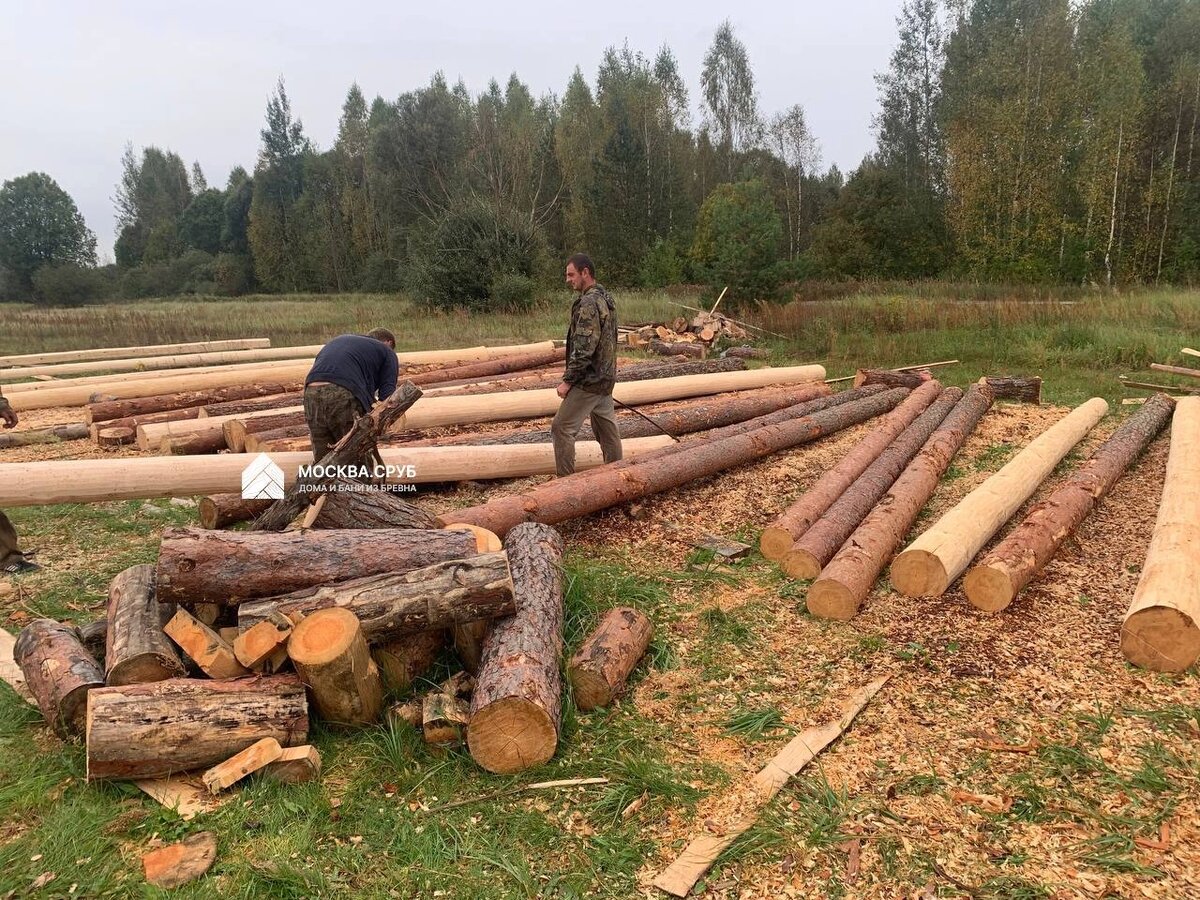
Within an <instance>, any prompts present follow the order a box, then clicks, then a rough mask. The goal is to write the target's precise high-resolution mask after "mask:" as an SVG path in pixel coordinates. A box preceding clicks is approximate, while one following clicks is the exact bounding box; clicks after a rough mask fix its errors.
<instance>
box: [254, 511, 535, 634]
mask: <svg viewBox="0 0 1200 900" xmlns="http://www.w3.org/2000/svg"><path fill="white" fill-rule="evenodd" d="M376 533H377V532H376ZM446 533H447V534H454V535H455V537H456V539H458V540H459V541H460V543H459V546H460V547H461V546H462V543H461V541H464V540H465V541H466V542H468V544H469V546H468V548H467V551H466V552H465V553H463V554H462V557H463V558H459V559H452V560H450V561H447V562H440V563H436V564H434V565H430V566H425V567H424V568H415V569H414V568H412V567H410V568H409V569H408V570H406V571H388V572H387V573H386V574H382V575H372V576H370V577H367V578H355V579H352V580H350V581H342V582H337V583H334V584H325V583H323V584H322V585H321V586H320V587H312V588H308V589H306V590H301V591H295V592H294V593H290V594H285V595H283V596H279V597H270V598H268V599H265V600H257V601H247V602H245V603H242V604H241V605H240V606H239V607H238V625H239V627H240V628H241V629H242V630H243V631H245V630H247V629H248V628H251V627H253V626H254V625H256V624H257V623H258V622H261V621H262V620H263V619H265V618H266V617H267V616H268V615H270V614H271V613H272V612H276V611H277V612H281V613H283V614H284V615H286V616H288V617H289V618H291V619H292V620H293V621H295V620H296V619H298V618H300V617H301V616H307V615H310V614H312V613H314V612H316V611H317V610H321V609H329V608H344V609H348V610H350V611H351V612H353V613H354V615H355V616H356V617H357V618H358V619H359V620H360V621H361V622H362V627H363V634H365V635H366V636H367V640H368V641H370V642H371V643H373V644H377V643H383V642H386V641H389V640H391V639H393V638H396V637H401V636H403V635H408V634H415V633H417V632H420V631H431V630H434V629H444V628H450V627H452V626H454V625H455V624H458V623H461V622H475V621H478V620H480V619H494V618H496V617H497V616H507V615H512V612H513V609H514V608H515V606H514V601H513V583H512V577H511V575H510V574H509V571H508V560H507V558H506V556H505V554H504V552H503V551H501V552H500V553H484V554H480V555H475V548H474V541H473V539H472V538H471V536H470V535H467V534H463V533H459V532H446Z"/></svg>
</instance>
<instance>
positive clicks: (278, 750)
mask: <svg viewBox="0 0 1200 900" xmlns="http://www.w3.org/2000/svg"><path fill="white" fill-rule="evenodd" d="M282 755H283V748H282V747H281V746H279V741H277V740H275V738H272V737H265V738H263V739H262V740H261V741H255V742H254V743H253V744H251V745H250V746H249V747H247V748H246V749H245V750H242V751H241V752H240V753H235V754H234V755H233V756H231V757H229V759H227V760H225V761H224V762H219V763H217V764H216V765H215V766H213V767H212V768H211V769H209V770H208V771H207V772H205V773H204V774H203V775H202V776H201V777H200V780H201V781H203V782H204V786H205V787H206V788H208V790H209V793H212V794H219V793H221V791H223V790H225V789H226V788H228V787H232V786H233V785H235V784H237V783H238V782H239V781H241V780H242V779H243V778H245V777H246V776H247V775H249V774H251V773H252V772H257V771H258V770H259V769H262V768H264V767H265V766H267V765H269V764H271V763H273V762H275V760H277V759H279V757H281V756H282Z"/></svg>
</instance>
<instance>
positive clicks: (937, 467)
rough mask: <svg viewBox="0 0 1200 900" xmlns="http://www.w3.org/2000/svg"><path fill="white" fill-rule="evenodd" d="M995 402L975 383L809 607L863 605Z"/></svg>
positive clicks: (813, 590)
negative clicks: (947, 470)
mask: <svg viewBox="0 0 1200 900" xmlns="http://www.w3.org/2000/svg"><path fill="white" fill-rule="evenodd" d="M991 405H992V392H991V390H990V389H989V388H988V387H987V386H986V385H980V384H974V385H971V388H970V389H969V390H968V391H967V393H966V395H965V396H964V397H963V398H962V399H961V400H960V401H958V404H957V405H956V406H955V407H954V409H953V410H951V412H950V414H949V415H948V416H946V418H945V419H944V420H942V423H941V424H940V425H939V426H938V427H937V429H936V430H935V431H934V432H933V434H932V435H930V436H929V440H927V441H926V442H925V445H924V446H923V447H922V448H921V451H920V452H919V453H918V454H917V455H916V457H915V458H914V459H913V461H912V462H910V463H909V464H908V467H907V468H905V470H904V472H903V473H902V474H901V475H900V477H899V478H897V479H896V482H895V483H894V484H893V485H892V487H891V490H889V491H888V492H887V494H886V495H885V496H884V498H883V499H882V500H880V501H879V502H878V503H877V504H875V508H874V509H873V510H871V512H870V513H869V514H868V515H867V517H866V518H865V519H864V520H863V522H862V524H861V525H859V526H858V528H856V529H855V530H854V533H853V534H852V535H851V536H850V537H849V538H848V539H847V540H846V542H845V543H844V544H843V545H842V548H841V549H840V550H839V551H838V552H837V553H836V554H835V555H834V557H833V559H832V560H830V561H829V564H828V565H827V566H825V568H824V569H822V570H821V574H820V576H819V577H818V578H817V580H816V581H814V582H813V583H812V585H811V586H810V587H809V589H808V610H809V612H811V613H812V614H813V615H817V616H821V617H822V618H829V619H843V620H848V619H851V618H853V617H854V616H855V614H856V613H857V612H858V610H859V607H861V606H862V603H863V601H864V600H865V599H866V597H867V594H868V593H870V590H871V586H872V585H873V584H874V583H875V579H876V578H877V577H878V576H879V573H880V572H881V571H883V567H884V566H886V565H887V564H888V563H889V562H890V561H891V559H892V557H893V556H894V555H895V554H896V550H897V549H899V547H900V544H901V543H902V542H903V541H904V537H905V535H907V534H908V530H909V529H910V528H912V525H913V523H914V522H915V521H916V520H917V514H918V513H920V511H921V507H922V506H924V505H925V503H926V501H928V500H929V498H930V497H932V496H933V492H934V490H935V489H936V488H937V485H938V479H939V478H941V477H942V475H943V473H945V471H946V469H947V467H948V466H949V465H950V460H952V459H953V458H954V455H955V454H956V453H958V450H959V448H960V447H961V446H962V444H963V441H965V440H966V439H967V437H968V435H970V434H971V432H972V431H974V430H975V426H976V425H978V424H979V420H980V419H982V418H983V415H984V413H986V412H987V411H988V409H989V408H990V407H991Z"/></svg>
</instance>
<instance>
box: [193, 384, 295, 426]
mask: <svg viewBox="0 0 1200 900" xmlns="http://www.w3.org/2000/svg"><path fill="white" fill-rule="evenodd" d="M303 403H304V392H303V391H287V392H286V393H282V394H267V395H266V396H263V397H247V398H245V399H242V400H227V401H225V402H223V403H205V404H204V405H203V406H202V407H200V408H199V409H200V410H201V411H200V415H201V416H202V417H204V418H206V419H207V418H211V417H214V416H238V415H242V414H243V413H248V412H260V411H261V410H264V409H286V408H287V407H289V406H299V405H302V404H303Z"/></svg>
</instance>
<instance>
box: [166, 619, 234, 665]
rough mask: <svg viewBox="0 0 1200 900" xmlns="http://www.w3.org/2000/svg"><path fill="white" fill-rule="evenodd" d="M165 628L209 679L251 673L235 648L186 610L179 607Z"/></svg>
mask: <svg viewBox="0 0 1200 900" xmlns="http://www.w3.org/2000/svg"><path fill="white" fill-rule="evenodd" d="M163 631H164V632H166V634H167V637H169V638H170V639H171V640H173V641H174V642H175V643H176V644H178V645H179V649H180V650H182V651H183V652H184V653H185V654H187V657H188V659H190V660H191V661H192V662H194V663H195V664H196V665H198V666H199V667H200V670H201V671H202V672H203V673H204V674H205V675H207V676H208V677H209V678H237V677H239V676H241V675H249V674H250V673H249V672H248V671H247V670H246V669H245V668H244V667H243V666H242V664H241V663H239V662H238V661H237V657H236V656H234V655H233V648H232V647H230V646H229V644H227V643H226V642H225V641H224V640H223V639H222V638H221V636H220V635H219V634H217V633H216V632H215V631H213V630H212V629H211V628H209V627H208V626H207V625H205V624H204V623H203V622H201V621H200V620H199V619H197V618H196V617H195V616H193V615H192V614H191V613H189V612H188V611H187V610H186V609H177V610H175V615H174V616H172V617H171V620H170V621H169V622H167V624H166V625H164V626H163Z"/></svg>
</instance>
